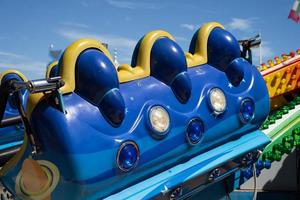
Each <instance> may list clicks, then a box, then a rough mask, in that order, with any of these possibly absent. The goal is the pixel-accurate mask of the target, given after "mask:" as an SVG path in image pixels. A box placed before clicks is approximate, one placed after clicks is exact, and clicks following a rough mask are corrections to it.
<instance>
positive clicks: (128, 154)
mask: <svg viewBox="0 0 300 200" xmlns="http://www.w3.org/2000/svg"><path fill="white" fill-rule="evenodd" d="M138 160H139V149H138V147H137V145H136V144H135V143H134V142H124V143H123V144H122V145H121V147H120V149H119V152H118V156H117V163H118V167H119V168H120V169H121V170H122V171H125V172H127V171H130V170H132V169H133V168H134V167H135V166H136V165H137V163H138Z"/></svg>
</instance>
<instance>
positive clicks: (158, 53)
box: [150, 38, 192, 103]
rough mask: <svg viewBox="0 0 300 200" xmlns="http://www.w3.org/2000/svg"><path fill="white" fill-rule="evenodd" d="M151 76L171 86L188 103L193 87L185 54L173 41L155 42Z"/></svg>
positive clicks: (151, 58) (181, 100) (178, 96)
mask: <svg viewBox="0 0 300 200" xmlns="http://www.w3.org/2000/svg"><path fill="white" fill-rule="evenodd" d="M150 66H151V70H150V71H151V76H153V77H155V78H157V79H158V80H160V81H162V82H163V83H165V84H167V85H169V86H171V88H172V90H173V92H174V94H175V96H176V97H177V98H178V100H179V101H180V102H182V103H186V102H187V101H188V99H189V98H190V96H191V90H192V88H191V87H192V85H191V81H190V78H189V75H188V74H187V73H185V72H186V71H187V63H186V58H185V55H184V52H183V51H182V49H181V48H180V47H179V45H178V44H176V43H175V42H174V41H173V40H171V39H169V38H160V39H158V40H156V41H155V43H154V45H153V47H152V49H151V56H150Z"/></svg>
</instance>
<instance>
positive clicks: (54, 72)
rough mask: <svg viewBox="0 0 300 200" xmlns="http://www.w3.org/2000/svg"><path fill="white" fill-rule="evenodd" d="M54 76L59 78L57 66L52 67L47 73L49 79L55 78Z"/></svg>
mask: <svg viewBox="0 0 300 200" xmlns="http://www.w3.org/2000/svg"><path fill="white" fill-rule="evenodd" d="M56 76H59V67H58V65H55V66H54V67H52V69H51V71H50V73H49V77H50V78H52V77H56Z"/></svg>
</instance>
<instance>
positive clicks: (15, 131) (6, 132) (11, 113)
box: [0, 73, 28, 150]
mask: <svg viewBox="0 0 300 200" xmlns="http://www.w3.org/2000/svg"><path fill="white" fill-rule="evenodd" d="M13 79H14V80H19V81H22V78H21V77H20V76H19V75H17V74H15V73H9V74H7V75H5V76H4V77H3V78H2V80H1V82H2V83H3V82H4V81H7V80H13ZM27 97H28V92H27V91H25V90H24V91H22V97H21V98H22V99H21V100H22V102H23V107H25V106H26V104H27ZM18 115H19V112H18V110H17V107H16V105H15V104H14V102H13V99H12V97H8V102H7V104H6V108H5V112H4V119H5V118H9V117H15V116H18ZM23 137H24V128H23V125H22V124H18V125H16V126H9V127H5V128H0V150H5V149H8V148H11V147H14V146H19V145H20V144H22V143H23V142H22V140H23Z"/></svg>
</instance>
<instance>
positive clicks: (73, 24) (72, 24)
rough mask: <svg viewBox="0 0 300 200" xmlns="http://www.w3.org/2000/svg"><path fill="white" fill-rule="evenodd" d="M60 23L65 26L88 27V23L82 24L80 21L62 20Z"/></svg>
mask: <svg viewBox="0 0 300 200" xmlns="http://www.w3.org/2000/svg"><path fill="white" fill-rule="evenodd" d="M61 24H62V25H65V26H71V27H75V28H89V26H88V25H86V24H82V23H74V22H63V23H61Z"/></svg>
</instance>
